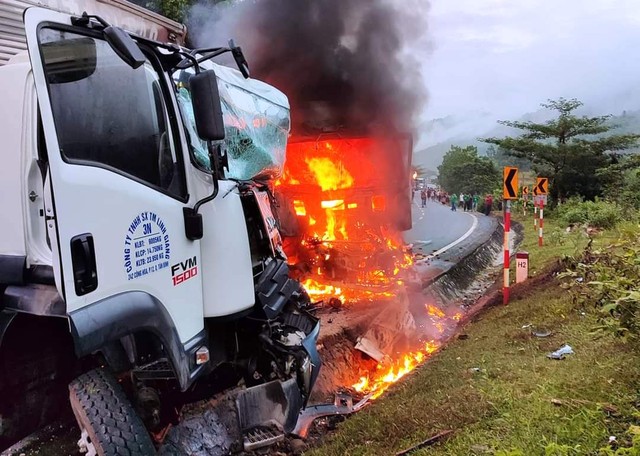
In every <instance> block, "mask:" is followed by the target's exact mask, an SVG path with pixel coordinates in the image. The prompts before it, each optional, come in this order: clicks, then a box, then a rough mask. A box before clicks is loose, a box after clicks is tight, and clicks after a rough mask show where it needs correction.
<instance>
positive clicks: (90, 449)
mask: <svg viewBox="0 0 640 456" xmlns="http://www.w3.org/2000/svg"><path fill="white" fill-rule="evenodd" d="M78 448H79V450H80V453H82V454H84V455H86V456H97V455H98V453H97V452H96V447H95V445H94V444H93V442H92V441H91V437H89V433H88V432H87V430H86V429H84V428H82V432H81V434H80V440H78Z"/></svg>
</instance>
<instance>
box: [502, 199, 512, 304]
mask: <svg viewBox="0 0 640 456" xmlns="http://www.w3.org/2000/svg"><path fill="white" fill-rule="evenodd" d="M510 231H511V201H509V200H507V201H505V206H504V258H503V267H504V286H503V288H502V304H504V305H507V304H508V303H509V265H510V255H509V232H510Z"/></svg>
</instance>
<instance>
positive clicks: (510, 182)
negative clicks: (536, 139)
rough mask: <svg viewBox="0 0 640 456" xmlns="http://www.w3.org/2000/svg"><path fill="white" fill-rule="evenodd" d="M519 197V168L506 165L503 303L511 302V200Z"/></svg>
mask: <svg viewBox="0 0 640 456" xmlns="http://www.w3.org/2000/svg"><path fill="white" fill-rule="evenodd" d="M517 198H518V168H514V167H510V166H505V168H504V173H503V188H502V199H503V200H504V259H503V268H504V285H503V287H502V303H503V304H505V305H506V304H508V303H509V266H510V259H511V256H510V254H509V236H510V234H509V233H510V232H511V200H514V199H517Z"/></svg>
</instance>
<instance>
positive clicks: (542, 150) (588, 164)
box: [481, 98, 640, 201]
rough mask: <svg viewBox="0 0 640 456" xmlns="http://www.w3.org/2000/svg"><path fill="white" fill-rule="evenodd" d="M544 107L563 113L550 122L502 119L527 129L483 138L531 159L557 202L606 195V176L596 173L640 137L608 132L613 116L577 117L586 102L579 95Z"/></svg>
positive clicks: (506, 122)
mask: <svg viewBox="0 0 640 456" xmlns="http://www.w3.org/2000/svg"><path fill="white" fill-rule="evenodd" d="M541 106H542V107H544V108H547V109H550V110H554V111H557V112H558V116H557V117H556V118H555V119H553V120H550V121H548V122H546V123H535V122H528V121H525V122H520V121H499V122H498V123H500V124H502V125H506V126H508V127H512V128H517V129H519V130H524V132H525V133H523V134H522V135H521V136H518V137H506V138H485V139H482V140H481V141H484V142H487V143H490V144H495V145H497V146H498V147H500V148H502V149H504V150H505V151H506V152H507V153H508V154H509V155H512V156H514V157H519V158H526V159H528V160H530V161H531V162H532V163H533V164H534V170H535V171H537V172H538V174H540V175H545V176H546V177H548V178H549V180H550V182H551V184H552V186H551V196H552V197H553V198H554V200H555V201H558V200H562V199H563V198H565V197H568V196H572V195H579V196H582V197H584V198H587V199H593V198H595V197H596V196H601V195H602V192H603V187H602V180H601V178H600V177H599V176H598V175H597V174H596V173H597V171H598V170H599V169H601V168H604V167H607V166H609V165H610V164H611V163H612V162H613V161H615V160H616V159H617V158H618V157H619V156H620V154H621V152H622V151H624V150H626V149H629V148H631V147H634V146H636V145H637V143H638V140H639V139H640V135H635V134H626V135H610V136H603V134H604V133H607V132H608V131H609V130H611V129H612V128H615V126H612V125H608V124H607V121H608V119H609V118H610V117H611V116H608V115H607V116H599V117H587V116H581V117H578V116H576V115H575V114H574V111H575V110H576V109H578V108H579V107H580V106H582V102H581V101H578V100H576V99H575V98H573V99H569V100H567V99H565V98H559V99H558V100H548V102H547V103H542V105H541Z"/></svg>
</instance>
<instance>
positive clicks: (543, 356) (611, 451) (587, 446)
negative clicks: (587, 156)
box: [310, 202, 640, 456]
mask: <svg viewBox="0 0 640 456" xmlns="http://www.w3.org/2000/svg"><path fill="white" fill-rule="evenodd" d="M582 204H583V203H582V202H575V203H573V202H572V203H570V204H568V205H567V208H565V209H563V210H561V211H556V213H554V214H553V215H552V216H551V217H550V218H549V219H547V220H546V223H545V228H546V232H547V233H549V234H548V235H547V236H546V240H545V242H546V245H545V246H544V247H542V248H539V247H538V245H537V233H536V232H535V231H534V228H533V218H532V216H531V215H528V216H527V217H525V216H523V215H521V214H518V215H515V219H516V220H517V221H519V222H520V223H522V224H523V227H524V231H525V237H524V241H523V244H522V245H521V247H520V250H527V251H528V252H529V253H530V264H531V266H532V267H531V271H530V272H531V274H530V276H531V278H530V279H529V281H528V282H525V283H523V284H519V285H517V286H515V287H513V289H512V300H511V303H510V304H509V305H508V306H502V305H497V306H495V307H493V308H491V309H489V310H488V311H486V312H485V313H483V314H481V315H480V316H479V317H477V318H476V319H475V321H473V322H471V323H469V324H468V325H467V326H466V327H464V328H462V329H461V333H460V334H462V336H461V335H459V336H458V337H457V338H455V340H453V341H452V342H451V343H450V344H449V345H448V346H447V347H446V348H445V349H443V350H442V351H440V352H438V353H436V354H435V355H434V356H433V357H432V358H431V359H430V360H429V361H428V362H427V363H426V364H425V365H424V366H423V367H421V368H419V369H418V370H417V371H416V372H415V373H414V374H413V375H412V376H410V378H408V379H407V380H406V381H404V382H402V383H401V384H399V385H396V386H394V387H393V388H392V389H391V390H390V391H389V392H388V393H387V394H386V395H385V396H383V397H382V398H380V399H379V400H377V401H376V402H374V403H373V404H372V405H371V406H369V407H368V408H367V409H365V410H363V411H362V412H360V413H359V414H357V415H355V416H353V417H352V418H350V419H348V420H346V421H345V422H344V423H341V424H340V425H339V426H338V430H337V431H336V432H335V433H334V434H332V435H329V436H328V437H326V438H325V440H324V442H323V445H321V446H318V447H317V448H316V449H314V450H312V451H311V452H310V454H312V455H316V456H324V455H365V454H367V455H368V454H371V455H388V454H395V453H396V452H398V451H401V450H404V449H406V448H408V447H411V446H413V445H415V444H417V443H420V442H422V441H424V440H426V439H428V438H429V437H431V436H433V435H436V434H438V433H440V432H442V431H444V430H453V433H452V434H451V435H450V437H449V438H448V439H446V440H445V439H443V440H442V441H440V442H439V443H437V444H436V445H434V446H431V447H428V448H424V449H421V450H418V451H417V452H415V453H412V454H417V455H475V454H479V455H481V454H490V455H500V456H509V455H510V456H517V455H526V456H529V455H545V456H548V455H640V396H639V394H638V388H639V387H640V350H639V348H640V347H639V346H638V337H640V295H638V293H639V291H638V284H639V283H640V259H639V258H640V247H639V244H640V228H639V226H638V224H637V221H636V220H633V221H628V220H623V218H624V217H619V218H618V219H616V222H615V223H613V225H611V223H610V221H609V220H608V218H609V217H608V216H607V217H604V218H605V219H607V222H606V223H605V225H607V227H606V229H602V228H604V227H602V228H599V229H595V228H594V227H592V226H590V225H589V223H590V222H592V221H593V220H594V218H593V216H592V215H591V213H592V212H594V213H596V214H599V213H600V207H599V206H600V205H602V204H609V203H601V202H600V203H599V202H596V203H594V204H595V205H596V206H597V207H596V209H595V210H593V209H594V208H593V207H592V205H587V207H586V208H583V207H582ZM583 209H584V210H585V211H587V216H586V218H585V217H584V216H582V215H581V216H580V217H577V219H578V220H576V221H575V222H571V223H573V225H572V227H569V223H567V220H568V219H569V218H571V217H574V216H573V215H570V214H572V213H573V211H581V210H583ZM603 211H604V212H607V211H608V208H606V209H604V210H603ZM599 219H600V215H597V216H596V217H595V220H599ZM567 228H569V229H567ZM512 276H513V275H512ZM498 301H500V300H497V302H498ZM547 333H549V334H548V335H547ZM536 334H537V336H536ZM541 335H542V336H545V337H539V336H541ZM564 344H569V345H570V346H571V347H572V349H573V350H574V351H575V353H574V354H572V355H567V356H566V358H565V359H563V360H552V359H548V358H547V354H548V353H550V352H553V351H555V350H557V349H558V348H560V347H561V346H562V345H564Z"/></svg>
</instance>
